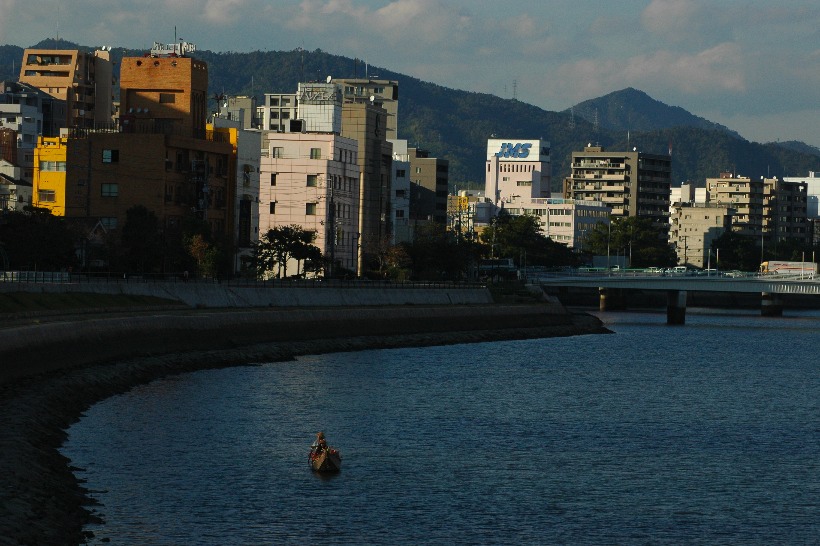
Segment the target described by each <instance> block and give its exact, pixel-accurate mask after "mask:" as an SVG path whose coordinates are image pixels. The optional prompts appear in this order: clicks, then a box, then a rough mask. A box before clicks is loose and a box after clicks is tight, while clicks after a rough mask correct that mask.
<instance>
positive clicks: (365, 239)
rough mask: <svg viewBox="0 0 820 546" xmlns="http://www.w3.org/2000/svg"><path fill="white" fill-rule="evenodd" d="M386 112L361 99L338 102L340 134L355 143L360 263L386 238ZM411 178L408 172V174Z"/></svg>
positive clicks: (388, 157) (388, 174)
mask: <svg viewBox="0 0 820 546" xmlns="http://www.w3.org/2000/svg"><path fill="white" fill-rule="evenodd" d="M386 131H387V112H386V111H385V109H384V108H382V107H381V106H377V105H373V104H370V103H369V102H367V103H362V102H345V103H344V104H343V105H342V136H344V137H347V138H349V139H352V140H355V141H356V142H357V143H358V155H357V164H358V166H359V170H360V182H359V234H360V240H359V246H360V259H359V261H360V264H359V265H360V267H359V268H358V271H359V272H362V271H364V269H363V268H362V267H361V266H362V265H363V263H362V262H363V261H367V260H368V259H369V258H370V257H372V256H374V255H375V254H376V252H378V249H379V248H380V246H383V245H384V244H386V243H387V242H389V240H390V236H391V233H392V227H391V225H390V212H391V211H390V177H391V174H392V162H393V145H392V144H391V143H390V142H388V141H387V138H386V136H385V134H386ZM411 178H412V175H411Z"/></svg>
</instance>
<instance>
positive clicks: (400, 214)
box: [396, 209, 404, 218]
mask: <svg viewBox="0 0 820 546" xmlns="http://www.w3.org/2000/svg"><path fill="white" fill-rule="evenodd" d="M396 218H404V209H397V210H396Z"/></svg>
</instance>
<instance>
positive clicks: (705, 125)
mask: <svg viewBox="0 0 820 546" xmlns="http://www.w3.org/2000/svg"><path fill="white" fill-rule="evenodd" d="M564 112H565V113H568V112H572V113H573V114H574V115H575V116H580V117H582V118H584V119H586V120H587V121H589V122H590V123H594V122H595V117H596V115H597V120H598V123H599V124H600V126H601V128H603V129H606V130H609V131H639V132H640V131H655V130H658V129H671V128H673V127H694V128H697V129H706V130H709V131H712V130H716V131H725V132H727V133H729V134H731V135H733V136H735V137H737V138H741V136H740V135H739V134H738V133H736V132H735V131H732V130H731V129H729V128H727V127H725V126H723V125H720V124H719V123H714V122H711V121H709V120H707V119H704V118H701V117H698V116H696V115H694V114H692V113H690V112H687V111H686V110H684V109H683V108H681V107H679V106H669V105H667V104H664V103H662V102H660V101H657V100H655V99H653V98H652V97H650V96H649V95H647V94H646V93H644V92H643V91H640V90H638V89H633V88H632V87H627V88H626V89H622V90H620V91H615V92H613V93H610V94H608V95H604V96H603V97H598V98H597V99H590V100H586V101H584V102H579V103H578V104H576V105H575V106H573V107H572V108H571V109H569V110H565V111H564Z"/></svg>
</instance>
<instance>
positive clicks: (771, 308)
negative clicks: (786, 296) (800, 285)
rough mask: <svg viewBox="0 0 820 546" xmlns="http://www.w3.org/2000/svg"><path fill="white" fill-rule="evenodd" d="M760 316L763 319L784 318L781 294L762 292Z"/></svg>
mask: <svg viewBox="0 0 820 546" xmlns="http://www.w3.org/2000/svg"><path fill="white" fill-rule="evenodd" d="M760 315H761V316H763V317H782V316H783V300H782V299H781V298H780V295H779V294H773V293H771V292H762V293H761V294H760Z"/></svg>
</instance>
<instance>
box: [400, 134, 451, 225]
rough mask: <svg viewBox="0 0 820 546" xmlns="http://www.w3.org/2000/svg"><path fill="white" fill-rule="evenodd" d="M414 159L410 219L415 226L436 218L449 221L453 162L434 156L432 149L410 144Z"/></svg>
mask: <svg viewBox="0 0 820 546" xmlns="http://www.w3.org/2000/svg"><path fill="white" fill-rule="evenodd" d="M407 157H408V159H409V161H410V172H409V178H410V196H409V197H410V220H411V222H413V225H414V226H417V225H420V224H423V223H429V222H434V223H436V224H438V225H440V226H441V227H442V228H443V227H444V226H445V225H446V224H447V195H448V191H449V190H448V188H449V184H450V162H449V161H447V160H446V159H442V158H438V157H430V152H428V151H427V150H422V149H419V148H412V147H410V148H407Z"/></svg>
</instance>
